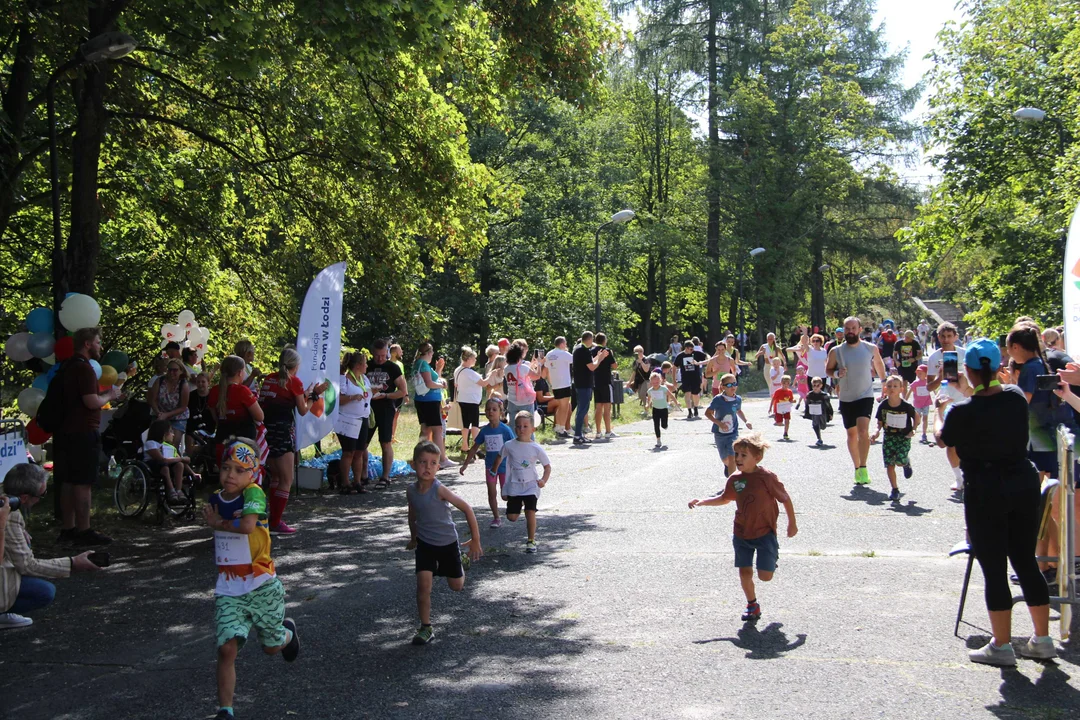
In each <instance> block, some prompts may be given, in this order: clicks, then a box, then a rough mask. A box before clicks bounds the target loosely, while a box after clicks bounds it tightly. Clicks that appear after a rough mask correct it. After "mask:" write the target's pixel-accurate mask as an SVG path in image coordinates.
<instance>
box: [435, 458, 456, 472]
mask: <svg viewBox="0 0 1080 720" xmlns="http://www.w3.org/2000/svg"><path fill="white" fill-rule="evenodd" d="M457 466H458V464H457V463H456V462H454V461H453V460H451V459H450V458H446V461H445V462H442V463H439V469H440V470H445V469H447V468H452V467H457Z"/></svg>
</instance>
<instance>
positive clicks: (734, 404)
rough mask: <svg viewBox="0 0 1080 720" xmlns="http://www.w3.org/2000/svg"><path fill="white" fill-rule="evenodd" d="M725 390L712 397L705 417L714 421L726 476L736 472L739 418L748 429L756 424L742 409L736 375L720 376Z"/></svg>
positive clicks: (716, 440) (718, 450)
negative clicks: (747, 417)
mask: <svg viewBox="0 0 1080 720" xmlns="http://www.w3.org/2000/svg"><path fill="white" fill-rule="evenodd" d="M720 385H721V387H722V388H723V390H724V391H723V392H722V393H720V394H719V395H717V396H716V397H714V398H713V399H712V402H710V403H709V407H708V408H706V410H705V418H706V419H707V420H708V421H709V422H711V423H712V425H713V426H712V431H713V442H715V443H716V451H717V452H718V453H720V462H722V463H724V477H727V476H729V475H731V473H733V472H735V440H737V439H738V437H739V418H742V421H743V422H744V423H746V429H747V430H753V429H754V426H753V425H751V424H750V421H749V420H747V419H746V415H744V414H743V411H742V398H741V397H739V396H738V395H736V394H735V390H736V389H737V388H738V387H739V384H738V383H737V382H736V381H735V376H734V375H732V374H731V373H726V374H725V375H724V376H723V377H721V378H720Z"/></svg>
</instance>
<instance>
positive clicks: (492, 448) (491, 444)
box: [484, 435, 503, 453]
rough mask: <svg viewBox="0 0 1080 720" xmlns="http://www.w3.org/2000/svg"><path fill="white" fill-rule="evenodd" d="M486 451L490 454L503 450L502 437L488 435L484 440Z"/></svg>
mask: <svg viewBox="0 0 1080 720" xmlns="http://www.w3.org/2000/svg"><path fill="white" fill-rule="evenodd" d="M484 449H485V450H487V451H488V452H492V453H497V452H499V451H500V450H502V449H503V436H502V435H488V436H487V437H486V438H484Z"/></svg>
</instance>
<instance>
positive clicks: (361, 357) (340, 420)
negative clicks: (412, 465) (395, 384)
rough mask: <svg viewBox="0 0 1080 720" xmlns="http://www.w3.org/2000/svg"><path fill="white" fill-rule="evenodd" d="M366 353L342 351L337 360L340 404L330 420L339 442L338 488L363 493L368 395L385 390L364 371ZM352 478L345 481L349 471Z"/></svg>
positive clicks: (366, 458) (369, 409) (368, 413)
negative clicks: (339, 472) (339, 377)
mask: <svg viewBox="0 0 1080 720" xmlns="http://www.w3.org/2000/svg"><path fill="white" fill-rule="evenodd" d="M365 373H367V355H365V354H364V353H362V352H351V353H346V354H345V357H344V358H343V359H342V361H341V382H340V383H339V385H338V388H339V390H338V395H340V397H341V400H340V405H339V406H338V412H337V417H336V419H335V420H334V432H335V433H337V438H338V442H339V443H341V462H340V466H339V467H340V468H341V481H340V483H339V492H340V493H341V494H342V495H348V494H349V493H350V492H355V493H358V494H363V493H366V492H367V490H365V489H364V486H365V485H367V484H368V476H367V466H368V451H367V448H368V443H369V442H370V441H371V428H369V427H368V417H369V416H370V415H371V396H372V394H373V393H375V392H382V391H383V390H385V388H383V387H382V386H379V387H377V388H373V387H372V386H371V381H370V380H368V377H367V375H366V374H365ZM350 470H351V471H352V475H353V480H352V482H351V483H350V482H349V471H350Z"/></svg>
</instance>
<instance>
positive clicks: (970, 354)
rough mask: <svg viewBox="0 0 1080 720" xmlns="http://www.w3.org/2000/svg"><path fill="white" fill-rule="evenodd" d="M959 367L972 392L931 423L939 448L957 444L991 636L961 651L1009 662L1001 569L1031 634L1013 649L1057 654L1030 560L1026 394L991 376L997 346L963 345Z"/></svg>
mask: <svg viewBox="0 0 1080 720" xmlns="http://www.w3.org/2000/svg"><path fill="white" fill-rule="evenodd" d="M965 351H966V352H965V359H964V365H965V367H964V371H966V372H967V377H968V381H969V382H970V383H971V386H972V387H973V388H974V389H975V394H974V395H973V396H972V397H971V398H970V399H968V400H965V401H963V402H959V403H953V404H952V405H953V406H952V408H951V409H950V410H949V412H948V413H947V414H946V416H945V420H944V423H941V422H939V423H938V431H937V441H938V445H940V446H941V447H953V448H956V452H957V454H958V455H959V456H960V469H961V471H962V472H963V474H964V518H965V519H966V520H967V529H968V534H969V536H970V538H971V551H972V553H973V554H974V555H975V559H976V560H978V561H979V566H980V567H981V568H982V571H983V577H984V579H985V584H986V609H987V610H988V611H989V614H990V627H991V628H992V630H993V633H994V637H993V639H992V640H991V641H990V642H989V643H987V644H986V645H985V646H984V647H981V648H979V649H978V650H972V651H971V652H970V653H968V656H969V657H970V658H971V660H972V662H977V663H984V664H987V665H1000V666H1012V665H1016V655H1015V654H1014V652H1013V647H1012V634H1011V633H1012V592H1011V591H1010V589H1009V577H1008V572H1009V571H1008V566H1007V565H1006V559H1007V560H1008V561H1009V562H1011V563H1012V567H1013V570H1014V571H1015V572H1016V575H1017V577H1018V578H1019V579H1020V587H1021V589H1022V590H1023V592H1024V602H1026V603H1027V606H1028V611H1029V612H1030V613H1031V621H1032V622H1033V623H1034V625H1035V635H1034V636H1032V638H1031V639H1030V640H1028V642H1027V643H1026V644H1024V645H1023V646H1021V648H1020V654H1021V655H1023V656H1024V657H1031V658H1038V659H1047V658H1052V657H1056V656H1057V651H1056V650H1055V648H1054V642H1053V640H1052V639H1051V638H1050V637H1049V627H1050V593H1049V590H1048V589H1047V587H1046V580H1045V579H1043V576H1042V574H1041V573H1040V572H1039V565H1038V563H1037V562H1036V561H1035V540H1036V537H1035V536H1036V534H1037V532H1038V525H1039V515H1038V512H1039V473H1038V471H1037V470H1036V469H1035V466H1034V465H1032V464H1031V461H1030V460H1028V458H1027V446H1028V407H1027V399H1026V398H1025V397H1024V394H1023V392H1021V391H1020V388H1018V387H1016V386H1015V385H1002V384H1001V383H1000V382H998V380H997V379H996V372H997V369H998V367H999V366H1000V365H1001V351H1000V350H999V349H998V346H997V343H995V342H993V341H991V340H987V339H986V338H981V339H979V340H976V341H974V342H973V343H971V344H970V345H968V346H967V347H966V349H965Z"/></svg>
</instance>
